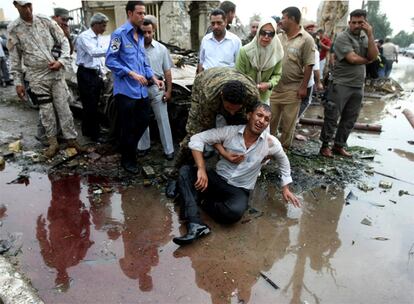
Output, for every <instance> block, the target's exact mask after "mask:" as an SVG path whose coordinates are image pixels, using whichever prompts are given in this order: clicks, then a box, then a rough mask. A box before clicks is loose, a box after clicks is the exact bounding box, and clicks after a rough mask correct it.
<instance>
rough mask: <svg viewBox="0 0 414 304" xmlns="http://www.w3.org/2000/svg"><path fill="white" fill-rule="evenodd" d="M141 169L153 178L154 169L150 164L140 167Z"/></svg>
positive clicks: (148, 176)
mask: <svg viewBox="0 0 414 304" xmlns="http://www.w3.org/2000/svg"><path fill="white" fill-rule="evenodd" d="M142 171H143V172H144V175H145V176H146V177H147V178H154V177H155V171H154V169H153V168H152V167H151V166H144V167H142Z"/></svg>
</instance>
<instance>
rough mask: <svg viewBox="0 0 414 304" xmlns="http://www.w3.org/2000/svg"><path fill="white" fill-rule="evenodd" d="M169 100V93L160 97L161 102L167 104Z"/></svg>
mask: <svg viewBox="0 0 414 304" xmlns="http://www.w3.org/2000/svg"><path fill="white" fill-rule="evenodd" d="M170 100H171V92H165V93H164V96H163V97H162V101H163V102H169V101H170Z"/></svg>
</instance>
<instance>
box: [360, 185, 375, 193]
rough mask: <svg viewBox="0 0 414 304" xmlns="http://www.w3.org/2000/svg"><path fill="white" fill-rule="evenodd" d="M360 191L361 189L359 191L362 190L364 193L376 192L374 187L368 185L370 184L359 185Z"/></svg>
mask: <svg viewBox="0 0 414 304" xmlns="http://www.w3.org/2000/svg"><path fill="white" fill-rule="evenodd" d="M358 189H359V190H362V191H364V192H368V191H372V190H374V187H372V186H369V185H368V184H366V183H359V184H358Z"/></svg>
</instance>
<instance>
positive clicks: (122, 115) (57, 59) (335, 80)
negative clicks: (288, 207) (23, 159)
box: [8, 1, 395, 245]
mask: <svg viewBox="0 0 414 304" xmlns="http://www.w3.org/2000/svg"><path fill="white" fill-rule="evenodd" d="M13 3H14V5H15V7H16V8H17V10H18V12H19V15H20V17H19V18H18V19H16V20H15V21H14V22H12V23H11V24H10V26H9V28H8V34H9V38H8V49H9V52H10V59H11V71H12V74H13V76H14V77H13V79H14V82H15V86H16V92H17V95H18V96H19V98H21V99H24V98H25V94H26V92H25V89H24V85H23V81H24V78H23V68H22V66H23V64H24V67H25V80H27V81H28V82H29V83H30V87H31V90H32V94H33V97H34V98H35V99H36V102H37V104H38V105H39V114H40V121H41V124H42V125H43V127H44V128H45V132H46V136H47V138H48V142H49V147H48V148H47V149H46V151H45V155H46V156H47V157H49V158H51V157H53V156H54V155H55V154H56V153H57V152H58V151H59V143H58V141H57V134H58V130H59V129H60V130H61V132H62V134H63V137H64V138H65V139H66V140H67V142H68V145H69V146H70V147H74V148H76V149H77V150H78V151H83V149H84V148H83V147H81V146H80V145H79V144H78V142H77V140H76V138H77V133H76V130H75V128H74V124H73V117H72V113H71V112H70V110H69V106H68V103H67V89H66V83H65V81H64V76H63V71H64V70H65V69H68V68H69V66H70V62H69V59H70V54H71V52H72V51H73V50H76V52H77V59H76V64H77V66H78V69H77V80H78V86H79V92H80V98H81V100H82V105H83V117H82V134H83V135H84V136H87V137H89V138H90V139H91V140H93V141H95V142H98V143H99V142H103V141H104V139H103V137H102V134H101V130H100V126H99V115H98V109H97V108H98V106H97V105H98V103H99V100H100V96H101V94H100V92H101V90H102V73H103V69H104V65H106V67H107V68H109V69H110V70H111V72H112V78H113V82H114V89H113V94H114V98H115V104H116V116H117V117H116V132H115V134H116V138H117V140H118V143H119V151H120V153H121V166H122V167H123V168H124V169H125V170H126V171H127V172H129V173H132V174H138V173H139V172H140V166H139V164H138V161H137V156H143V155H147V154H149V153H150V139H149V129H148V126H149V119H150V110H151V108H152V110H153V112H154V114H155V118H156V120H157V124H158V129H159V132H160V139H161V142H162V146H163V150H164V155H165V157H166V159H167V160H175V170H174V172H173V174H172V176H171V180H170V181H169V182H168V185H167V187H166V193H167V196H169V197H174V196H175V195H176V194H177V193H178V194H179V197H180V201H181V208H182V212H181V214H182V219H183V220H185V221H186V223H187V233H186V234H185V235H183V236H181V237H176V238H174V240H173V241H174V242H175V243H177V244H179V245H185V244H188V243H191V242H193V241H194V240H196V239H198V238H200V237H202V236H205V235H207V234H209V233H210V228H209V227H208V226H207V225H206V224H205V223H203V222H202V220H201V218H200V214H199V207H201V208H202V209H203V210H204V211H205V212H207V213H208V214H209V215H210V216H211V217H212V218H213V219H215V220H216V221H218V222H221V223H225V224H231V223H234V222H237V221H239V220H240V218H241V217H242V216H243V214H244V212H245V211H246V210H247V207H248V198H249V194H250V191H251V190H252V189H253V188H254V187H255V183H256V180H257V178H258V176H259V174H260V169H261V167H262V165H263V164H265V163H267V162H268V161H269V160H270V159H273V160H274V161H275V162H276V165H277V166H278V167H279V170H280V173H281V187H282V196H283V198H284V199H285V200H286V201H288V202H290V203H292V204H293V205H294V206H296V207H299V206H300V203H299V200H298V199H297V198H296V196H295V195H294V194H293V193H292V192H291V191H290V189H289V184H290V183H291V182H292V179H291V176H290V165H289V160H288V158H287V156H286V152H287V151H288V150H289V149H290V147H291V144H292V140H293V135H294V131H295V127H296V124H297V121H298V117H300V116H301V115H302V114H303V112H304V111H305V110H306V108H307V106H308V105H309V103H310V100H311V99H312V91H313V90H314V88H315V89H316V90H318V91H320V90H323V89H324V86H323V84H322V80H323V79H324V75H325V74H326V72H324V71H325V70H327V68H328V66H330V68H331V70H330V74H331V80H330V83H329V85H328V86H327V87H326V90H327V101H326V104H325V105H324V106H325V119H324V125H323V128H322V132H321V136H320V139H321V141H322V146H321V149H320V154H321V155H322V156H324V157H332V156H333V154H339V155H341V156H343V157H352V155H351V154H350V153H349V152H348V151H346V142H347V139H348V136H349V134H350V132H351V130H352V128H353V125H354V123H355V122H356V119H357V118H358V115H359V111H360V108H361V105H362V98H363V87H364V81H365V65H367V64H369V63H371V62H374V61H375V60H376V59H377V57H378V55H379V51H378V48H377V45H376V42H375V40H374V35H373V29H372V27H371V26H370V25H369V24H368V22H367V20H366V12H365V11H364V10H361V9H358V10H355V11H353V12H351V14H350V20H349V23H348V28H347V29H346V30H344V31H343V32H341V33H338V34H337V36H336V39H335V41H334V42H333V43H332V40H331V39H330V38H329V37H328V35H326V34H325V33H324V31H323V30H321V29H318V28H317V25H316V24H315V23H312V22H303V20H302V16H301V12H300V10H299V9H298V8H297V7H293V6H291V7H287V8H286V9H284V10H283V11H282V12H281V14H282V16H281V17H280V18H279V17H276V16H274V17H268V18H263V19H261V20H257V19H255V20H252V22H251V24H250V27H251V33H250V35H249V36H248V37H247V39H245V40H243V43H242V40H241V39H240V38H239V37H238V36H237V35H235V34H234V33H232V32H231V27H230V26H229V25H230V23H231V21H232V19H233V18H234V16H235V11H236V6H235V5H234V4H233V3H232V2H230V1H224V2H222V3H221V4H220V7H218V8H216V9H214V10H212V11H211V14H210V17H209V18H210V26H209V29H208V31H207V33H206V35H205V36H204V38H203V39H202V41H201V45H200V56H199V64H198V66H197V75H196V77H195V80H194V84H193V89H192V95H191V109H190V111H189V116H188V121H187V125H186V132H187V135H186V136H185V138H184V139H183V140H182V142H181V143H180V144H179V149H178V151H177V153H175V151H174V145H173V141H172V135H171V128H170V124H169V120H168V112H167V103H168V102H169V101H170V100H171V98H172V75H171V67H172V61H171V58H170V55H169V52H168V50H167V49H166V48H165V46H164V45H162V44H161V43H159V42H158V41H156V40H155V39H154V33H155V32H156V29H157V26H158V25H157V19H156V18H154V17H153V16H146V11H145V4H144V2H142V1H128V3H127V4H126V7H125V12H126V15H127V21H126V22H125V23H124V24H123V25H121V26H120V27H119V28H117V29H116V30H115V31H114V32H113V33H112V34H111V38H110V44H109V47H103V43H102V41H101V38H102V37H101V35H102V34H103V33H104V32H105V30H106V25H107V23H108V21H109V19H108V17H107V16H105V15H104V14H102V13H97V14H95V15H93V16H92V18H91V19H90V28H89V29H88V30H87V31H85V32H83V33H81V34H80V35H79V37H78V38H77V40H76V43H75V44H74V45H72V43H71V40H70V39H69V36H68V29H67V21H68V20H69V19H70V17H69V15H68V12H67V11H66V10H64V9H57V11H55V16H54V18H53V19H54V20H55V21H56V22H54V21H52V20H51V19H50V18H47V17H43V16H38V15H34V14H33V12H32V4H31V2H30V1H14V2H13ZM383 52H384V56H385V54H387V56H388V55H389V54H394V51H393V50H392V49H391V47H389V46H387V45H386V44H384V46H383ZM330 53H331V54H333V56H332V58H333V59H334V61H332V60H331V59H330V56H329V54H330ZM389 56H391V55H389ZM393 56H394V55H393ZM103 58H104V59H105V60H103ZM388 58H389V61H390V62H389V63H388V66H389V67H388V69H386V72H385V75H386V74H387V73H389V71H390V69H391V67H392V62H393V61H394V60H395V58H394V57H392V58H391V57H388ZM328 60H329V65H328V64H327V61H328ZM387 60H388V59H387ZM386 62H387V61H386ZM388 75H389V74H388ZM338 120H339V123H338ZM332 141H333V145H332ZM212 151H213V152H214V151H217V153H218V154H219V155H220V157H221V158H220V160H219V161H218V162H217V164H216V167H215V169H207V168H206V164H205V161H204V157H205V156H207V154H211V153H208V152H212ZM137 154H138V155H137Z"/></svg>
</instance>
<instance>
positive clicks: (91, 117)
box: [76, 66, 103, 139]
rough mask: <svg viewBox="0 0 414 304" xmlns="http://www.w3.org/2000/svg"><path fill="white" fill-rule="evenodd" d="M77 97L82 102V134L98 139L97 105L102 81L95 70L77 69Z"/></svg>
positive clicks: (80, 67)
mask: <svg viewBox="0 0 414 304" xmlns="http://www.w3.org/2000/svg"><path fill="white" fill-rule="evenodd" d="M76 76H77V80H78V88H79V95H80V98H81V101H82V107H83V109H82V134H83V135H84V136H88V137H91V138H93V139H96V138H98V137H99V112H98V105H99V101H100V97H101V91H102V87H103V81H102V79H101V78H100V77H99V73H98V71H97V70H93V69H87V68H85V67H83V66H79V67H78V71H77V73H76Z"/></svg>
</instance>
